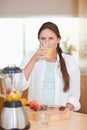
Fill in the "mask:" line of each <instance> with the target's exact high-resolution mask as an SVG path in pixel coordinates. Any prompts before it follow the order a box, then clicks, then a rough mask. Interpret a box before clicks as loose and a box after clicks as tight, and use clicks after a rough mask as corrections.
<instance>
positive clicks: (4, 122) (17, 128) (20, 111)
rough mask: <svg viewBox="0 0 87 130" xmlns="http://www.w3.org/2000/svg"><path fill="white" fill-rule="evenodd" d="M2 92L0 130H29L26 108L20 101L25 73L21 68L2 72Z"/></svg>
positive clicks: (0, 74)
mask: <svg viewBox="0 0 87 130" xmlns="http://www.w3.org/2000/svg"><path fill="white" fill-rule="evenodd" d="M0 77H1V78H2V90H1V94H0V96H2V97H3V98H4V103H3V109H2V111H1V115H0V130H28V129H29V128H30V122H29V121H28V117H27V113H26V110H25V108H24V107H23V106H22V103H21V101H20V99H21V96H22V82H23V71H22V69H20V68H19V67H16V66H10V67H5V68H4V69H2V70H1V71H0Z"/></svg>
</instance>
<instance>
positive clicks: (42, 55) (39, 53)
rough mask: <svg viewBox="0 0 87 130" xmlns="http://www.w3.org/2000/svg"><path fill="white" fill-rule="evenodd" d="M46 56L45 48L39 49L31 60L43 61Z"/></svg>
mask: <svg viewBox="0 0 87 130" xmlns="http://www.w3.org/2000/svg"><path fill="white" fill-rule="evenodd" d="M46 56H48V53H47V49H46V48H40V49H39V50H38V51H37V52H36V53H35V54H34V56H33V57H32V60H34V61H36V62H37V61H38V60H40V59H45V58H46Z"/></svg>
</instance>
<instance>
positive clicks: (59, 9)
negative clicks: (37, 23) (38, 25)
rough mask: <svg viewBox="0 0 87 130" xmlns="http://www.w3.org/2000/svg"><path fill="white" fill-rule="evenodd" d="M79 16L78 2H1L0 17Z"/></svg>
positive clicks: (72, 0)
mask: <svg viewBox="0 0 87 130" xmlns="http://www.w3.org/2000/svg"><path fill="white" fill-rule="evenodd" d="M42 14H43V15H44V14H59V15H73V16H76V15H78V0H66V1H65V0H0V16H27V15H42Z"/></svg>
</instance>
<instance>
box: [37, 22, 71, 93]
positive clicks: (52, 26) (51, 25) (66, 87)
mask: <svg viewBox="0 0 87 130" xmlns="http://www.w3.org/2000/svg"><path fill="white" fill-rule="evenodd" d="M44 29H50V30H52V31H53V32H54V33H55V34H56V36H57V37H58V38H60V39H61V35H60V32H59V29H58V27H57V25H56V24H54V23H52V22H46V23H44V24H43V25H42V26H41V28H40V29H39V31H38V39H39V36H40V33H41V32H42V31H43V30H44ZM56 50H57V53H58V54H59V61H60V69H61V72H62V76H63V81H64V87H63V91H64V92H67V91H68V90H69V74H68V71H67V68H66V63H65V60H64V58H63V56H62V49H61V48H60V46H59V43H58V44H57V48H56Z"/></svg>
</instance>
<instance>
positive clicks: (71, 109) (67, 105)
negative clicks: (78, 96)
mask: <svg viewBox="0 0 87 130" xmlns="http://www.w3.org/2000/svg"><path fill="white" fill-rule="evenodd" d="M66 107H67V108H69V110H70V111H73V109H74V106H73V105H72V104H71V103H67V104H66Z"/></svg>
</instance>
